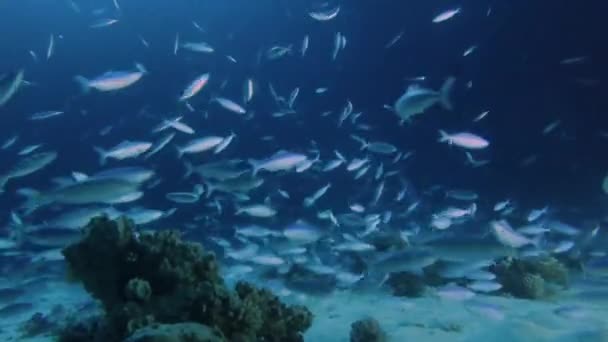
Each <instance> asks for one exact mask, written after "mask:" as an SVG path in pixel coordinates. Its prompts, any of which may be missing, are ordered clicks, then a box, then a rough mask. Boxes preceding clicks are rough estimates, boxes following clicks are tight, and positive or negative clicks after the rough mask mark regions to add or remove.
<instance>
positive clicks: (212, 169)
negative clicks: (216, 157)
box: [184, 159, 248, 181]
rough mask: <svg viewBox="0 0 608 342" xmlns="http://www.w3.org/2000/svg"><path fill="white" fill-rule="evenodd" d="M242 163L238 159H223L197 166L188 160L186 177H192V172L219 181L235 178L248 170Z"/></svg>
mask: <svg viewBox="0 0 608 342" xmlns="http://www.w3.org/2000/svg"><path fill="white" fill-rule="evenodd" d="M242 164H243V163H242V161H241V160H238V159H229V160H221V161H217V162H210V163H205V164H201V165H197V166H194V165H192V164H190V163H189V162H186V163H185V164H184V166H185V167H186V174H185V175H184V178H187V177H190V176H191V175H192V174H198V175H199V176H200V177H201V178H203V179H211V180H219V181H225V180H229V179H234V178H238V177H240V176H242V175H244V174H245V173H247V172H248V170H247V169H246V168H244V167H240V165H242Z"/></svg>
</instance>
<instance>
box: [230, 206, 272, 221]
mask: <svg viewBox="0 0 608 342" xmlns="http://www.w3.org/2000/svg"><path fill="white" fill-rule="evenodd" d="M243 214H245V215H248V216H251V217H262V218H268V217H273V216H275V215H276V214H277V210H276V209H274V208H272V207H270V206H268V205H265V204H250V205H247V206H243V207H237V210H236V212H235V215H243Z"/></svg>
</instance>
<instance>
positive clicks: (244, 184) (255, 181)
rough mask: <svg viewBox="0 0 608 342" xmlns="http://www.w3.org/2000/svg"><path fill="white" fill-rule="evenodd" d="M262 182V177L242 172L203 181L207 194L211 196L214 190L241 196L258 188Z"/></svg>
mask: <svg viewBox="0 0 608 342" xmlns="http://www.w3.org/2000/svg"><path fill="white" fill-rule="evenodd" d="M262 184H264V179H262V178H256V177H255V176H252V175H249V174H242V175H239V176H237V177H233V178H230V179H225V180H222V181H212V180H207V181H206V182H205V186H206V187H207V196H211V194H212V193H213V192H215V191H220V192H225V193H229V194H231V195H233V196H242V195H245V194H247V193H248V192H250V191H252V190H254V189H257V188H259V187H260V186H261V185H262Z"/></svg>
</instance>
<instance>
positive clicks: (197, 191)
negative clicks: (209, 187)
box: [165, 185, 204, 203]
mask: <svg viewBox="0 0 608 342" xmlns="http://www.w3.org/2000/svg"><path fill="white" fill-rule="evenodd" d="M203 193H204V188H203V187H202V186H201V185H197V186H195V187H194V190H193V191H192V192H170V193H167V194H166V195H165V198H166V199H168V200H169V201H172V202H175V203H195V202H198V200H199V199H200V198H201V195H202V194H203Z"/></svg>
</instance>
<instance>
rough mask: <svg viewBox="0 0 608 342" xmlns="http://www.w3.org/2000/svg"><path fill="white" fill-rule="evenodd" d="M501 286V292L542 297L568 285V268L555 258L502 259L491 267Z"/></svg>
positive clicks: (531, 297)
mask: <svg viewBox="0 0 608 342" xmlns="http://www.w3.org/2000/svg"><path fill="white" fill-rule="evenodd" d="M491 270H492V272H494V273H495V274H496V276H497V278H498V281H499V282H500V283H501V285H502V286H503V288H502V292H503V293H508V294H510V295H513V296H515V297H520V298H528V299H543V298H547V297H550V296H552V295H554V294H555V293H556V291H558V289H557V287H556V285H557V286H560V287H567V286H568V269H567V268H566V267H565V266H564V265H563V264H562V263H561V262H559V261H558V260H557V259H555V258H552V257H542V258H533V259H503V260H501V261H500V262H498V263H497V264H496V265H494V266H493V267H492V269H491Z"/></svg>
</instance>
